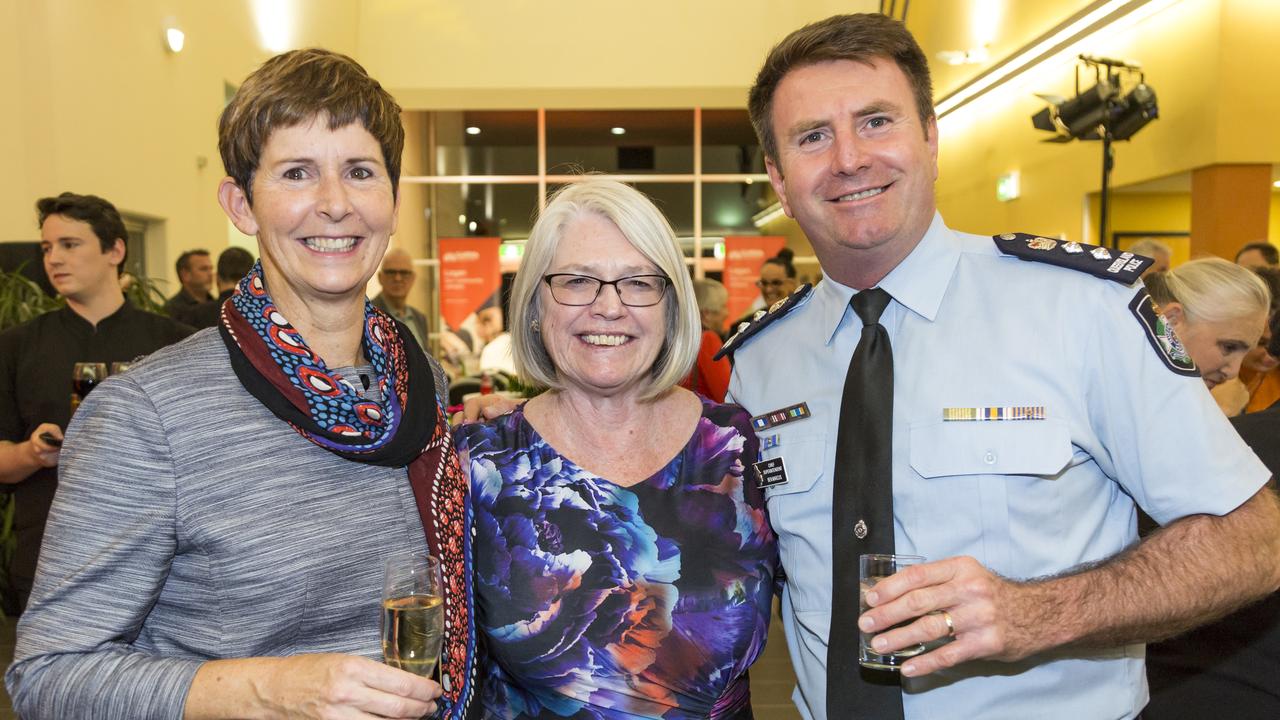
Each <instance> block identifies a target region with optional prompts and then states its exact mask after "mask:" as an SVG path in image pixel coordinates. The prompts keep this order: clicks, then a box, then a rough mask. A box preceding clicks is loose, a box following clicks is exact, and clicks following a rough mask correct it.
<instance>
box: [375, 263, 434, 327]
mask: <svg viewBox="0 0 1280 720" xmlns="http://www.w3.org/2000/svg"><path fill="white" fill-rule="evenodd" d="M417 278H418V273H417V271H415V270H414V269H413V257H411V256H410V255H409V253H408V252H407V251H405V249H404V248H398V247H393V248H391V249H390V250H388V251H387V254H386V255H384V256H382V269H381V270H379V271H378V282H380V283H382V292H380V293H378V296H377V297H375V298H374V299H373V306H374V307H376V308H378V309H379V310H381V311H383V312H385V313H387V314H388V315H390V316H391V317H393V318H395V319H397V320H399V321H400V322H402V323H404V324H405V325H407V326H408V327H409V331H410V332H412V333H413V337H414V338H416V339H417V341H418V344H419V345H421V346H422V347H423V349H424V350H425V349H427V348H428V346H427V318H426V316H425V315H423V314H422V311H421V310H419V309H417V308H415V307H413V306H412V305H410V304H409V302H408V300H409V291H410V290H412V289H413V282H414V280H416V279H417Z"/></svg>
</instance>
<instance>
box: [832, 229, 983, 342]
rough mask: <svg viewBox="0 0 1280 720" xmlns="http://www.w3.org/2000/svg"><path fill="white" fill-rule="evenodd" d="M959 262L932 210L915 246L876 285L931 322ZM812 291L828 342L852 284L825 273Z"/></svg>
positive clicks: (949, 234) (952, 243)
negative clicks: (825, 275) (931, 217)
mask: <svg viewBox="0 0 1280 720" xmlns="http://www.w3.org/2000/svg"><path fill="white" fill-rule="evenodd" d="M959 262H960V243H959V242H958V241H957V240H956V237H955V235H954V233H952V232H951V230H950V229H949V228H947V226H946V224H945V223H944V222H943V221H942V215H941V214H940V213H936V212H935V213H934V215H933V222H932V223H930V224H929V229H928V230H926V231H925V234H924V237H923V238H921V240H920V242H919V243H917V244H916V247H915V249H913V250H912V251H911V254H909V255H907V257H906V258H904V259H903V261H902V262H900V263H898V266H897V267H895V268H894V269H893V270H890V271H889V274H888V275H886V276H885V277H884V279H883V280H881V281H880V282H879V283H878V284H877V287H880V288H883V289H884V290H885V292H888V293H889V294H890V295H892V296H893V299H894V300H895V301H896V302H897V303H898V304H899V305H902V306H903V307H905V308H906V309H908V310H910V311H911V312H913V313H915V314H917V315H919V316H920V317H923V318H924V319H926V320H929V321H930V322H932V321H933V319H934V318H935V317H937V314H938V308H939V306H941V305H942V296H943V295H945V294H946V292H947V286H948V285H949V284H950V283H951V277H952V275H954V273H955V269H956V264H957V263H959ZM814 294H815V300H817V301H818V303H819V312H820V314H821V323H822V324H821V329H822V332H823V333H824V339H825V342H826V343H827V344H830V343H831V340H832V338H834V337H835V334H836V331H837V330H838V329H839V328H840V322H841V321H842V320H843V319H844V317H845V312H846V311H849V300H850V299H851V298H852V297H853V288H851V287H848V286H847V285H841V284H840V283H838V282H836V281H834V280H832V279H831V278H829V277H828V278H823V280H822V283H821V284H819V285H818V287H817V289H816V290H814Z"/></svg>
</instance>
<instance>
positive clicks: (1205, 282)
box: [1143, 258, 1271, 390]
mask: <svg viewBox="0 0 1280 720" xmlns="http://www.w3.org/2000/svg"><path fill="white" fill-rule="evenodd" d="M1143 282H1144V283H1146V286H1147V290H1148V291H1149V292H1150V293H1151V299H1152V300H1155V301H1156V304H1157V305H1159V306H1160V311H1161V312H1162V313H1163V314H1164V317H1165V319H1167V320H1168V321H1169V323H1170V324H1171V325H1172V326H1173V330H1174V332H1175V333H1177V336H1178V339H1179V340H1181V341H1182V344H1183V346H1184V347H1185V349H1186V351H1187V354H1188V355H1190V356H1191V359H1192V360H1193V361H1194V362H1195V364H1196V367H1198V368H1199V369H1200V375H1201V376H1202V377H1203V378H1204V383H1205V385H1207V386H1209V389H1211V390H1212V389H1213V388H1214V387H1216V386H1217V385H1219V384H1221V383H1223V382H1226V381H1227V380H1230V379H1232V378H1234V377H1236V375H1238V374H1239V373H1240V363H1241V361H1243V360H1244V356H1245V353H1247V352H1248V351H1249V350H1250V349H1251V348H1253V347H1254V345H1256V344H1257V342H1258V338H1259V337H1261V336H1262V330H1263V327H1264V326H1265V325H1266V322H1267V310H1268V308H1269V307H1270V302H1271V297H1270V294H1269V293H1268V292H1267V286H1266V285H1265V284H1264V283H1263V282H1262V280H1260V279H1259V278H1258V276H1257V275H1254V274H1253V273H1252V272H1250V271H1249V270H1246V269H1245V268H1242V267H1240V266H1238V265H1234V264H1232V263H1229V262H1227V261H1226V260H1222V259H1219V258H1202V259H1199V260H1192V261H1191V262H1187V263H1183V264H1182V265H1179V266H1178V267H1177V268H1175V269H1173V270H1166V271H1165V272H1162V273H1155V274H1154V275H1149V276H1147V278H1146V279H1144V280H1143Z"/></svg>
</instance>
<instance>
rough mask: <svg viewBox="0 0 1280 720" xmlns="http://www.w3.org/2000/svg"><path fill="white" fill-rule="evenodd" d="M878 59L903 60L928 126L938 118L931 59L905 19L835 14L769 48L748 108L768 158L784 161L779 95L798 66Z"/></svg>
mask: <svg viewBox="0 0 1280 720" xmlns="http://www.w3.org/2000/svg"><path fill="white" fill-rule="evenodd" d="M876 58H888V59H890V60H893V61H894V62H895V63H897V65H898V67H899V68H900V69H901V70H902V72H903V74H905V75H906V76H907V81H908V82H910V83H911V92H912V95H914V96H915V100H916V112H917V113H918V114H919V115H920V122H921V123H922V124H924V125H925V132H926V133H927V132H928V125H927V122H928V120H929V118H931V117H933V115H934V113H933V81H932V80H931V79H930V77H929V61H928V58H926V56H925V54H924V51H923V50H921V49H920V44H919V43H917V42H916V39H915V38H914V37H912V35H911V33H910V32H909V31H908V30H907V27H906V26H905V25H903V24H902V23H901V22H898V21H897V20H894V19H893V18H891V17H888V16H886V15H881V14H879V13H857V14H854V15H834V16H832V17H829V18H827V19H826V20H820V21H818V22H815V23H811V24H809V25H805V26H804V27H802V28H800V29H799V30H796V31H795V32H793V33H791V34H790V35H788V36H787V37H786V38H785V39H783V41H782V42H780V43H778V44H777V45H776V46H774V48H773V49H772V50H770V51H769V56H768V57H767V58H765V61H764V67H762V68H760V72H759V74H757V75H756V81H755V84H754V85H752V86H751V92H750V93H749V94H748V95H747V111H748V112H749V113H750V114H751V124H752V125H753V126H754V127H755V129H756V135H758V136H759V138H760V144H761V145H762V146H763V147H764V153H765V157H767V158H769V159H770V160H772V161H774V162H775V163H776V162H777V161H778V141H777V137H776V136H775V135H774V132H773V118H772V117H771V114H772V112H773V95H774V93H775V92H777V90H778V85H779V84H780V83H781V82H782V79H783V78H784V77H785V76H786V74H787V73H789V72H791V71H792V70H795V69H798V68H802V67H806V66H809V65H816V64H818V63H822V62H828V61H832V60H852V61H854V62H860V63H864V64H868V65H869V64H871V62H872V61H873V60H875V59H876Z"/></svg>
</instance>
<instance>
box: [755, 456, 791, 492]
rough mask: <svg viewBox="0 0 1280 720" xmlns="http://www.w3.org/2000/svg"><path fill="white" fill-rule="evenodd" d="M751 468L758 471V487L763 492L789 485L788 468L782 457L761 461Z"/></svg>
mask: <svg viewBox="0 0 1280 720" xmlns="http://www.w3.org/2000/svg"><path fill="white" fill-rule="evenodd" d="M751 467H753V468H754V469H755V471H756V487H757V488H759V489H761V490H763V489H765V488H771V487H774V486H775V485H786V484H787V468H786V467H785V466H784V465H783V464H782V458H780V457H776V458H772V459H770V460H761V461H760V462H758V463H755V464H753V465H752V466H751Z"/></svg>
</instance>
